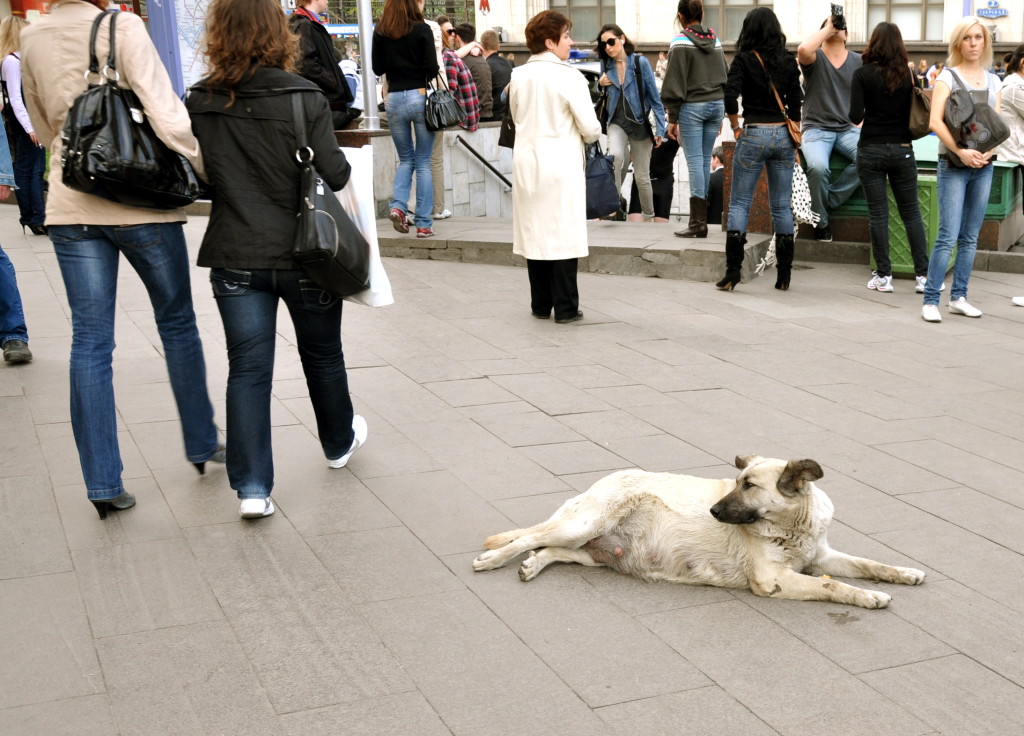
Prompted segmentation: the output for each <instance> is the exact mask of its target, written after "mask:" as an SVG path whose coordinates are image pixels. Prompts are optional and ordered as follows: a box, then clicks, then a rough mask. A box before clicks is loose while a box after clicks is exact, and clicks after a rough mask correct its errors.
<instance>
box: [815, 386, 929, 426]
mask: <svg viewBox="0 0 1024 736" xmlns="http://www.w3.org/2000/svg"><path fill="white" fill-rule="evenodd" d="M805 390H806V391H808V392H809V393H812V394H814V395H816V396H820V397H822V398H823V399H828V400H829V401H834V402H835V403H837V404H841V405H843V406H845V407H847V408H849V409H856V410H857V411H861V412H864V413H865V414H870V415H871V416H873V417H876V418H878V419H883V420H886V421H890V420H895V419H915V418H921V417H928V418H934V417H937V416H939V415H940V412H941V409H940V408H939V407H938V406H931V405H927V404H921V403H918V402H911V401H906V400H902V399H901V398H899V397H898V396H896V397H893V396H891V395H889V394H887V393H885V392H883V391H881V390H875V389H871V388H869V387H866V386H864V385H862V384H856V383H837V384H829V385H826V386H808V387H807V388H806V389H805Z"/></svg>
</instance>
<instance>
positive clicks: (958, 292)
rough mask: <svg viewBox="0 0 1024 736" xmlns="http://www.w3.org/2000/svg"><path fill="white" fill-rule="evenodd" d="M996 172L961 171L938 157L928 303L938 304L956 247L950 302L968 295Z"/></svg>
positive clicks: (925, 293) (929, 261)
mask: <svg viewBox="0 0 1024 736" xmlns="http://www.w3.org/2000/svg"><path fill="white" fill-rule="evenodd" d="M993 169H994V167H993V166H985V167H983V168H980V169H959V168H955V167H953V166H950V165H949V162H948V161H946V160H945V159H944V158H942V157H941V156H940V157H939V163H938V170H939V176H938V190H939V235H938V237H937V238H936V239H935V247H934V248H932V257H931V258H930V259H929V260H928V283H926V284H925V287H924V303H925V304H936V305H937V304H938V303H939V287H940V286H942V281H943V279H945V278H946V268H947V267H948V266H949V255H950V252H951V251H952V250H953V246H956V247H957V250H956V261H955V262H954V263H953V285H952V286H951V287H950V289H949V300H950V301H956V300H957V299H959V298H960V297H966V296H967V282H968V281H969V280H970V278H971V269H972V268H974V252H975V251H976V250H977V249H978V235H979V234H980V233H981V226H982V224H983V223H984V221H985V208H986V207H987V206H988V196H989V191H990V190H991V189H992V171H993Z"/></svg>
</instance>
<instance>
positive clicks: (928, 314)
mask: <svg viewBox="0 0 1024 736" xmlns="http://www.w3.org/2000/svg"><path fill="white" fill-rule="evenodd" d="M921 319H923V320H924V321H925V322H941V321H942V315H941V314H939V307H938V305H937V304H925V305H924V306H923V307H921Z"/></svg>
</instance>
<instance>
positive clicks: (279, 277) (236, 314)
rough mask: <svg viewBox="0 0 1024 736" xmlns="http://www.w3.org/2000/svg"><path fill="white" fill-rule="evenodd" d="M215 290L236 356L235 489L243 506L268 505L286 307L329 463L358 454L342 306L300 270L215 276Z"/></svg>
mask: <svg viewBox="0 0 1024 736" xmlns="http://www.w3.org/2000/svg"><path fill="white" fill-rule="evenodd" d="M210 283H211V284H212V286H213V296H214V298H215V299H216V300H217V308H218V309H219V310H220V316H221V320H223V322H224V335H225V338H226V340H227V348H228V366H229V367H228V427H227V431H228V447H227V466H228V481H229V482H230V483H231V487H232V488H234V489H235V491H237V492H238V497H239V498H266V497H267V496H269V495H270V492H271V491H272V490H273V489H274V457H273V450H272V448H271V443H270V391H271V387H272V383H273V379H274V345H275V342H276V339H277V303H278V300H280V301H283V302H284V304H285V306H286V307H288V312H289V313H290V314H291V318H292V324H293V325H294V327H295V340H296V343H297V347H298V350H299V359H300V360H301V361H302V372H303V373H304V374H305V376H306V386H307V388H308V389H309V400H310V401H311V402H312V404H313V414H314V415H315V416H316V426H317V432H318V433H319V435H320V445H321V447H323V451H324V455H325V456H326V457H327V458H328V459H331V460H335V459H337V458H339V457H341V456H342V455H344V454H345V453H346V452H348V451H349V449H351V447H352V441H353V434H352V418H353V412H352V399H351V397H349V394H348V374H347V373H346V372H345V356H344V355H343V354H342V352H341V299H339V298H338V297H336V296H333V295H331V294H328V293H327V292H326V291H324V290H323V289H321V288H320V287H319V286H317V285H316V284H315V283H313V282H312V281H311V280H310V279H309V278H307V277H306V274H305V273H304V272H303V271H300V270H274V269H256V270H251V271H246V270H239V269H226V268H215V269H213V270H211V271H210Z"/></svg>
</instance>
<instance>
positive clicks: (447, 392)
mask: <svg viewBox="0 0 1024 736" xmlns="http://www.w3.org/2000/svg"><path fill="white" fill-rule="evenodd" d="M422 385H423V387H424V388H425V389H427V390H429V391H430V392H431V393H432V394H434V395H435V396H437V397H438V398H439V399H441V400H443V401H445V402H446V403H447V404H448V405H449V406H475V405H479V404H500V403H504V402H508V401H517V400H518V399H517V397H516V396H515V395H514V394H511V393H509V392H508V391H506V390H505V389H503V388H501V387H500V386H497V385H495V384H494V382H493V381H491V380H490V379H488V378H467V379H463V380H459V381H442V382H439V383H424V384H422Z"/></svg>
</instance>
